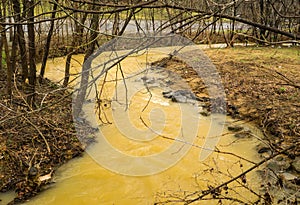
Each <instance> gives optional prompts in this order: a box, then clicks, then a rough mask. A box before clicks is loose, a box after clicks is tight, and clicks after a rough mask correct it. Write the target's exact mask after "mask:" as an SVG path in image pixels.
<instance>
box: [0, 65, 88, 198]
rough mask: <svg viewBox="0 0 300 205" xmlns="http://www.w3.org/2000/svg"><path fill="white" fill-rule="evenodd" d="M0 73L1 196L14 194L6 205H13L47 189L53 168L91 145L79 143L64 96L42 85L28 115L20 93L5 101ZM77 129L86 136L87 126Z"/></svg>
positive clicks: (68, 100) (52, 86) (3, 77)
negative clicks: (7, 193) (33, 106)
mask: <svg viewBox="0 0 300 205" xmlns="http://www.w3.org/2000/svg"><path fill="white" fill-rule="evenodd" d="M0 72H1V74H0V81H1V83H0V98H1V100H0V101H1V104H2V106H1V107H0V116H2V117H1V119H0V123H1V124H0V147H1V151H0V159H1V161H0V165H1V166H0V191H1V192H7V191H10V190H13V191H15V192H16V198H15V199H14V200H13V201H12V202H10V204H16V203H21V202H23V201H25V200H27V199H29V198H31V197H33V196H35V195H36V194H38V193H39V192H41V191H43V190H44V189H47V188H48V187H49V186H51V184H52V183H53V174H54V173H55V171H56V170H57V168H58V167H59V166H60V165H62V164H64V163H66V162H67V161H69V160H70V159H72V158H74V157H77V156H81V154H82V152H83V151H84V149H85V147H86V146H87V144H88V143H90V141H91V139H90V138H88V139H81V140H80V141H79V139H78V135H77V132H76V130H75V128H74V124H73V119H72V111H71V106H72V98H71V95H70V93H69V92H68V91H67V90H63V89H60V87H59V86H58V85H56V84H54V83H52V82H51V81H49V80H44V82H43V84H41V85H39V86H37V90H36V93H37V95H36V102H35V103H36V108H35V110H31V108H29V107H28V106H27V105H26V102H25V101H24V99H23V96H24V93H21V92H22V91H21V90H16V89H14V90H13V96H12V99H8V98H7V96H6V94H5V93H6V87H5V85H6V75H5V73H3V72H4V71H3V70H2V71H0ZM19 82H21V81H20V80H18V79H17V80H16V83H17V86H16V87H18V86H21V85H19ZM78 127H81V128H82V133H85V132H86V133H87V132H89V133H90V128H89V127H88V126H87V124H86V123H84V122H82V123H81V124H80V125H78ZM82 136H84V135H82ZM0 200H1V199H0Z"/></svg>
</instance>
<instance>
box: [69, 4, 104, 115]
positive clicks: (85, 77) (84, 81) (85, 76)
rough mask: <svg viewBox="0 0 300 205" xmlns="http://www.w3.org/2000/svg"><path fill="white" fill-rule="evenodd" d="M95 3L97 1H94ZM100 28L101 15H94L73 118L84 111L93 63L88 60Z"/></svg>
mask: <svg viewBox="0 0 300 205" xmlns="http://www.w3.org/2000/svg"><path fill="white" fill-rule="evenodd" d="M93 2H95V0H94V1H93ZM93 7H94V8H93V9H97V7H96V6H93ZM98 28H99V15H98V14H93V16H92V23H91V30H90V37H89V46H88V49H87V52H86V54H85V56H84V63H83V66H82V72H81V82H80V89H79V92H78V95H77V96H76V101H75V104H74V109H73V116H74V117H75V118H77V117H78V116H79V114H80V112H81V110H82V105H83V102H84V99H85V96H86V91H87V88H88V83H89V74H90V68H91V63H92V62H91V61H90V60H88V58H89V57H90V56H91V55H92V54H93V52H94V49H95V45H96V40H97V37H98V32H97V31H98Z"/></svg>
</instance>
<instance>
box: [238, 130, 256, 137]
mask: <svg viewBox="0 0 300 205" xmlns="http://www.w3.org/2000/svg"><path fill="white" fill-rule="evenodd" d="M234 136H235V137H236V138H250V137H252V135H251V132H250V131H243V132H239V133H235V134H234Z"/></svg>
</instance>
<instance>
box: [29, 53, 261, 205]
mask: <svg viewBox="0 0 300 205" xmlns="http://www.w3.org/2000/svg"><path fill="white" fill-rule="evenodd" d="M164 56H165V55H163V54H160V53H157V52H153V53H149V55H148V56H147V60H150V61H155V60H158V59H161V58H162V57H164ZM79 58H81V56H79ZM144 58H145V56H143V55H141V56H138V57H135V58H133V57H131V58H128V59H125V61H124V62H123V63H122V69H123V70H124V72H125V74H126V75H127V74H129V73H132V72H133V71H136V70H138V69H141V68H143V67H145V66H146V64H145V62H144V61H143V60H142V59H144ZM81 59H82V58H81ZM59 65H64V62H59V61H56V62H55V65H51V61H50V62H49V64H48V67H49V69H50V68H51V67H55V68H57V70H60V68H58V66H59ZM62 67H63V66H62ZM74 68H75V67H74ZM112 73H114V71H113V70H112ZM57 76H58V75H57V73H55V74H54V72H53V73H51V72H46V77H48V78H50V79H53V78H54V79H56V80H57ZM113 77H115V75H113V74H111V78H113ZM147 77H155V73H153V74H151V73H148V76H147ZM108 79H109V78H108ZM155 81H156V83H157V80H155ZM136 82H137V79H132V80H131V81H128V85H129V86H134V84H130V83H136ZM135 85H136V84H135ZM157 85H158V86H157ZM115 88H116V86H115V82H111V84H110V83H107V84H106V87H105V88H104V89H103V96H105V98H106V99H108V102H111V104H110V106H106V107H105V108H103V109H102V114H103V112H104V113H105V116H106V118H107V120H108V121H109V122H112V124H108V125H105V126H99V125H97V124H94V125H93V126H98V127H99V128H100V131H101V133H102V134H101V137H99V136H98V138H97V140H98V143H97V144H93V145H91V146H90V147H89V148H88V153H89V154H87V153H85V154H84V155H83V157H80V158H77V159H73V160H72V161H70V162H69V163H67V164H65V165H63V166H62V167H61V168H60V169H59V170H58V172H57V173H56V176H55V180H56V183H55V184H54V185H53V186H52V187H51V188H50V189H48V190H47V191H45V192H43V193H41V194H40V195H38V196H37V197H36V198H34V199H32V200H30V201H29V202H27V203H25V204H28V205H35V204H36V205H40V204H49V205H50V204H51V205H52V204H53V205H54V204H55V205H56V204H74V205H76V204H78V205H79V204H80V205H82V204H89V205H92V204H95V205H96V204H97V205H98V204H107V205H108V204H110V205H112V204H116V205H118V204H120V205H133V204H154V202H157V201H164V200H168V199H175V198H176V197H183V196H187V195H188V194H191V193H193V192H195V191H197V190H205V189H208V187H210V186H215V185H219V184H221V183H222V182H225V181H227V180H229V179H231V178H232V177H233V176H236V175H238V174H240V173H242V172H243V171H244V170H246V169H247V168H249V167H250V166H251V163H250V162H246V161H244V160H242V159H240V158H238V157H236V156H233V155H230V154H227V153H228V152H231V153H234V154H236V155H238V156H242V157H243V158H246V159H248V160H250V161H257V160H258V159H257V156H256V152H255V150H254V149H255V145H256V144H257V139H256V138H247V139H240V140H237V138H235V137H234V136H233V135H232V134H230V133H227V132H228V131H227V129H224V132H223V135H222V136H221V137H220V142H219V144H218V145H217V147H218V149H219V150H221V151H222V152H224V153H212V154H211V155H210V156H209V157H208V158H207V159H206V160H204V161H202V162H200V161H199V155H200V153H201V151H202V146H203V144H204V141H205V138H206V137H207V135H208V133H209V131H210V130H214V129H216V130H218V129H222V128H223V126H224V122H222V118H223V117H224V116H222V115H218V114H213V115H211V116H209V117H203V116H200V115H199V114H198V113H199V109H200V108H199V107H197V106H194V105H191V104H179V103H174V102H171V101H170V100H169V99H165V98H163V97H162V95H161V92H162V91H164V89H165V88H164V87H162V86H161V84H159V83H158V84H156V86H153V88H151V89H150V91H151V98H150V97H149V90H145V87H144V88H141V87H139V86H138V89H137V90H139V92H134V93H133V94H132V96H131V97H130V98H129V99H128V101H129V102H130V107H129V108H128V110H127V111H128V112H126V113H122V110H124V104H126V102H124V101H122V100H121V99H124V98H122V96H121V95H122V93H123V94H124V92H121V91H120V92H118V95H119V96H118V100H117V97H116V92H114V91H113V89H115ZM120 89H122V88H120ZM129 96H130V95H129ZM149 99H151V100H150V101H149ZM94 108H95V104H94V103H89V104H86V105H85V107H84V110H85V115H86V116H85V117H86V118H87V119H88V120H90V121H93V118H94V117H95V116H94ZM183 110H184V112H183ZM182 114H184V115H182ZM125 115H127V116H125ZM122 119H123V120H122ZM124 119H125V120H124ZM141 119H143V120H141ZM212 121H214V122H218V121H220V123H216V125H217V126H219V127H216V126H214V127H211V125H212V124H211V122H212ZM93 122H94V121H93ZM195 122H197V125H196V128H197V129H191V127H192V128H193V126H194V125H193V123H195ZM232 122H233V119H231V118H228V117H227V118H226V123H225V126H226V124H227V123H232ZM128 123H129V124H130V126H132V128H130V129H128V126H129V124H128ZM243 126H245V127H247V129H250V130H253V128H252V127H251V126H250V125H243ZM149 127H150V128H151V129H150V130H149ZM253 131H255V134H257V135H259V133H257V132H256V130H253ZM193 135H194V137H193ZM103 136H104V137H105V139H103ZM190 136H192V137H191V138H190V139H188V138H189V137H190ZM211 138H212V139H211V140H214V139H213V136H211ZM172 139H173V140H172ZM189 140H190V141H189ZM174 141H177V144H178V146H175V147H174V149H173V150H171V151H170V153H169V155H166V156H170V159H171V158H172V156H176V154H178V153H180V152H183V151H184V154H185V153H186V154H185V155H184V156H183V158H182V159H181V160H177V161H176V162H175V163H174V166H171V167H170V168H169V167H167V168H168V169H167V168H166V169H164V171H162V172H159V173H155V174H152V175H149V176H128V175H123V174H120V173H122V171H123V170H122V169H128V170H130V172H131V173H132V172H134V171H135V169H136V170H139V169H141V170H140V171H148V170H147V169H149V166H147V164H143V163H144V161H143V162H141V164H140V166H137V164H136V161H130V160H129V161H126V160H127V158H125V157H124V160H125V161H123V160H122V158H118V157H116V158H114V157H112V155H111V154H110V153H105V152H103V149H105V148H106V147H104V146H103V144H104V142H105V143H109V144H110V145H111V146H112V147H114V149H117V150H118V151H119V152H120V153H122V154H123V155H124V156H130V157H137V156H138V157H143V156H152V155H155V154H157V153H164V151H166V150H168V148H169V147H171V146H172V144H174ZM183 141H188V142H190V144H194V146H190V144H184V143H183ZM101 142H102V143H101ZM186 147H188V149H186ZM189 148H190V149H189ZM182 150H183V151H182ZM99 153H101V156H100V157H102V158H106V162H105V163H107V164H99V161H97V154H99ZM91 155H92V156H93V157H91ZM105 155H106V156H105ZM95 156H96V157H95ZM175 158H176V157H175ZM161 159H164V160H162V161H160V162H159V163H160V164H161V166H164V165H165V164H166V163H169V162H168V160H169V159H167V158H161ZM118 160H119V161H118ZM109 162H112V163H111V164H109ZM150 162H152V161H149V163H150ZM110 165H114V166H115V167H113V168H111V167H110ZM145 165H146V166H145ZM148 165H149V164H148ZM151 166H152V165H151ZM153 166H159V164H155V163H154V165H153ZM153 166H152V168H153ZM142 167H145V168H143V169H142ZM157 168H159V167H157ZM128 170H127V171H128ZM118 171H119V172H118ZM124 173H128V172H124ZM137 173H138V171H137ZM137 175H138V174H137ZM255 177H256V176H255V175H254V174H249V176H248V175H247V176H246V178H247V186H248V187H251V188H254V189H256V188H255V187H256V186H257V184H256V183H255ZM239 182H240V181H239ZM228 196H230V197H233V198H238V199H241V200H244V201H246V202H251V201H254V200H255V199H256V196H255V195H254V194H252V193H251V192H250V191H249V190H248V189H246V188H244V187H243V184H242V183H238V182H236V183H232V184H230V185H229V190H228ZM217 202H218V201H214V200H209V201H205V204H217ZM224 202H225V204H226V201H224ZM227 202H228V201H227ZM230 203H232V202H231V201H229V202H228V204H230ZM173 204H178V203H173ZM198 204H201V203H198ZM202 204H203V202H202Z"/></svg>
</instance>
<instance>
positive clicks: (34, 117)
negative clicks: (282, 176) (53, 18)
mask: <svg viewBox="0 0 300 205" xmlns="http://www.w3.org/2000/svg"><path fill="white" fill-rule="evenodd" d="M205 53H206V54H207V55H208V56H209V58H210V59H211V61H212V62H213V63H214V64H215V66H216V68H217V71H218V72H219V75H220V76H221V79H222V83H223V86H224V90H225V93H226V100H227V104H228V113H229V114H231V115H232V116H233V117H235V118H238V119H243V120H246V121H251V122H253V123H255V124H256V125H257V126H259V127H260V128H261V130H262V131H263V132H264V133H265V137H266V140H267V141H268V142H269V145H270V149H271V151H274V150H275V151H280V150H283V149H285V148H287V147H289V146H291V145H295V146H294V147H292V148H291V149H289V150H288V151H287V153H286V157H287V158H288V160H286V161H287V162H288V166H285V170H283V171H286V172H290V173H292V176H296V178H293V180H292V181H291V182H290V183H292V184H293V185H295V187H296V188H295V189H298V187H299V181H300V180H299V172H300V170H299V163H300V160H299V159H300V150H299V141H300V140H299V139H300V124H299V123H300V68H299V65H300V49H299V48H297V47H295V48H271V47H267V48H260V47H243V48H231V49H208V50H205ZM167 67H168V68H169V69H171V70H173V71H176V72H177V73H180V74H181V75H182V77H183V78H185V79H186V81H187V82H189V83H190V86H191V87H192V89H193V91H194V92H195V94H196V95H201V96H203V95H205V94H207V93H205V92H206V91H205V89H200V88H203V86H205V85H201V82H200V81H195V79H196V78H199V77H198V76H197V73H195V72H193V69H191V68H190V67H189V66H187V65H186V64H184V63H183V62H180V61H177V60H171V61H170V62H168V63H167ZM5 80H6V77H5V73H4V71H3V70H2V71H0V81H1V83H0V103H1V104H0V116H1V117H0V148H1V149H0V191H1V192H5V191H8V190H14V191H15V192H16V193H17V198H16V199H15V200H14V202H12V203H15V202H19V201H23V200H26V199H28V198H30V197H32V196H34V195H36V194H37V193H39V192H40V191H42V190H44V189H46V188H47V185H48V184H51V183H52V181H51V180H52V175H53V173H54V172H55V170H56V169H57V168H58V167H59V166H60V165H61V164H63V163H66V162H67V161H68V160H70V159H72V158H74V157H76V156H80V155H81V153H82V152H83V151H84V149H85V147H86V145H87V144H88V143H89V141H90V140H91V139H85V140H79V139H78V134H77V133H76V130H75V127H74V123H73V120H72V111H71V105H72V104H71V102H72V98H71V95H70V93H69V92H68V91H67V90H63V89H60V87H59V86H57V85H55V84H53V83H51V82H50V81H47V80H46V81H45V82H44V83H43V84H42V86H39V87H38V89H37V93H38V94H37V96H36V105H37V106H36V107H37V109H36V110H31V109H30V108H29V107H28V106H27V105H26V103H25V101H24V99H23V98H22V97H21V96H22V95H21V94H22V93H20V91H19V89H17V88H18V87H19V86H20V84H19V83H16V84H15V85H16V87H15V89H14V91H13V94H14V95H13V98H12V100H10V99H8V98H7V96H6V95H5V92H6V86H5V85H6V82H5ZM77 127H78V126H77ZM81 127H82V128H83V129H82V132H85V131H87V132H92V130H89V127H88V126H86V125H85V124H84V122H83V124H82V125H81ZM82 142H84V143H83V144H82ZM297 160H298V161H297ZM297 163H298V164H297ZM297 191H298V192H299V189H298V190H297ZM0 202H1V199H0Z"/></svg>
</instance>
